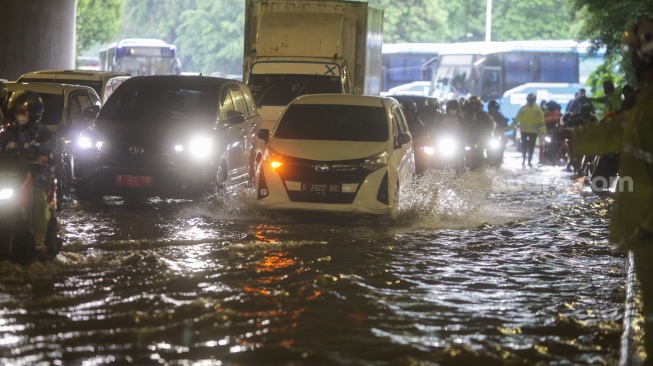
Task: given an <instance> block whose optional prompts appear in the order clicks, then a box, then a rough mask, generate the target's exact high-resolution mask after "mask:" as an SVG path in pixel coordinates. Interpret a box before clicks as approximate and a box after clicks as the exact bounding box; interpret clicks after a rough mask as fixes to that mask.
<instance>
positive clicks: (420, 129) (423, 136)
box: [401, 99, 429, 174]
mask: <svg viewBox="0 0 653 366" xmlns="http://www.w3.org/2000/svg"><path fill="white" fill-rule="evenodd" d="M401 109H402V111H403V112H404V116H406V122H407V124H408V130H409V131H410V134H411V136H412V138H413V142H414V146H415V173H416V174H421V173H423V172H424V171H426V157H425V156H424V153H423V151H422V148H423V147H424V146H426V145H427V144H428V142H429V141H428V140H429V133H428V130H427V128H426V126H424V123H422V121H420V119H419V118H418V117H417V104H416V103H415V102H414V101H413V100H412V99H406V100H404V101H402V102H401Z"/></svg>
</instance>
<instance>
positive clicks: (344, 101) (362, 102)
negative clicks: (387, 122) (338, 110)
mask: <svg viewBox="0 0 653 366" xmlns="http://www.w3.org/2000/svg"><path fill="white" fill-rule="evenodd" d="M388 102H391V99H390V98H386V97H382V96H377V95H353V94H307V95H302V96H300V97H298V98H297V99H295V100H293V101H292V102H291V104H341V105H358V106H367V107H380V106H382V105H385V103H388Z"/></svg>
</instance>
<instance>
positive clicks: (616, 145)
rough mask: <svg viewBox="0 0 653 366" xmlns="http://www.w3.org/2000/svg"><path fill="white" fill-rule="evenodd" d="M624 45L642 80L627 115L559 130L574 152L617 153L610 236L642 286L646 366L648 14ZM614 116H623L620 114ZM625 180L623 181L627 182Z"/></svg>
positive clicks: (651, 35) (652, 297) (649, 337)
mask: <svg viewBox="0 0 653 366" xmlns="http://www.w3.org/2000/svg"><path fill="white" fill-rule="evenodd" d="M624 49H625V50H627V51H628V52H629V53H630V57H631V60H632V64H633V67H634V69H635V73H636V76H637V78H638V80H640V81H642V82H644V83H646V86H645V87H644V88H643V89H641V90H640V91H639V92H638V94H637V97H636V101H635V105H634V107H633V109H631V110H630V112H629V113H626V114H624V113H622V114H616V115H615V117H614V118H608V119H607V120H605V121H603V122H602V123H600V124H597V125H592V124H588V125H584V126H579V127H576V128H574V129H573V130H563V132H562V134H563V135H567V136H569V137H570V138H571V140H572V142H573V144H574V153H575V154H579V155H580V154H600V153H608V152H615V151H619V156H620V161H619V177H620V179H622V182H621V183H622V184H621V185H620V187H618V188H619V189H617V192H616V193H615V196H614V207H613V211H612V218H611V223H610V234H609V239H610V241H611V242H613V243H615V244H616V245H617V247H618V248H620V249H623V250H632V252H633V257H634V259H635V272H636V274H637V277H638V279H639V282H640V284H641V291H642V300H643V312H644V314H643V315H644V319H645V323H644V334H645V339H644V347H645V350H646V353H647V355H648V356H647V360H646V361H645V363H644V364H645V365H652V364H653V123H652V122H653V16H652V15H650V14H649V15H647V16H645V17H643V18H641V19H640V20H638V21H637V22H635V23H634V24H633V25H632V26H630V27H629V28H628V30H627V31H626V33H625V36H624ZM619 116H626V117H625V120H624V118H623V117H622V118H619ZM627 182H628V183H629V184H626V183H627Z"/></svg>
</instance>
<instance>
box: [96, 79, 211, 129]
mask: <svg viewBox="0 0 653 366" xmlns="http://www.w3.org/2000/svg"><path fill="white" fill-rule="evenodd" d="M216 100H217V98H216V92H215V91H214V90H213V89H212V88H206V89H190V88H187V87H183V88H181V87H176V86H174V85H171V86H166V87H162V86H161V85H158V84H155V85H152V84H142V85H133V84H132V85H131V86H127V87H125V86H123V87H120V88H118V89H116V91H115V92H114V94H113V96H112V97H111V98H110V99H109V100H107V102H106V103H105V105H104V106H103V107H102V109H101V111H100V116H99V117H100V118H101V119H113V120H116V122H129V121H130V120H134V121H136V120H138V121H139V122H141V123H161V122H165V121H176V120H192V121H196V122H215V114H216V111H217V104H216Z"/></svg>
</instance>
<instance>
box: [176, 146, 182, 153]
mask: <svg viewBox="0 0 653 366" xmlns="http://www.w3.org/2000/svg"><path fill="white" fill-rule="evenodd" d="M182 151H184V145H175V152H182Z"/></svg>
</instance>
